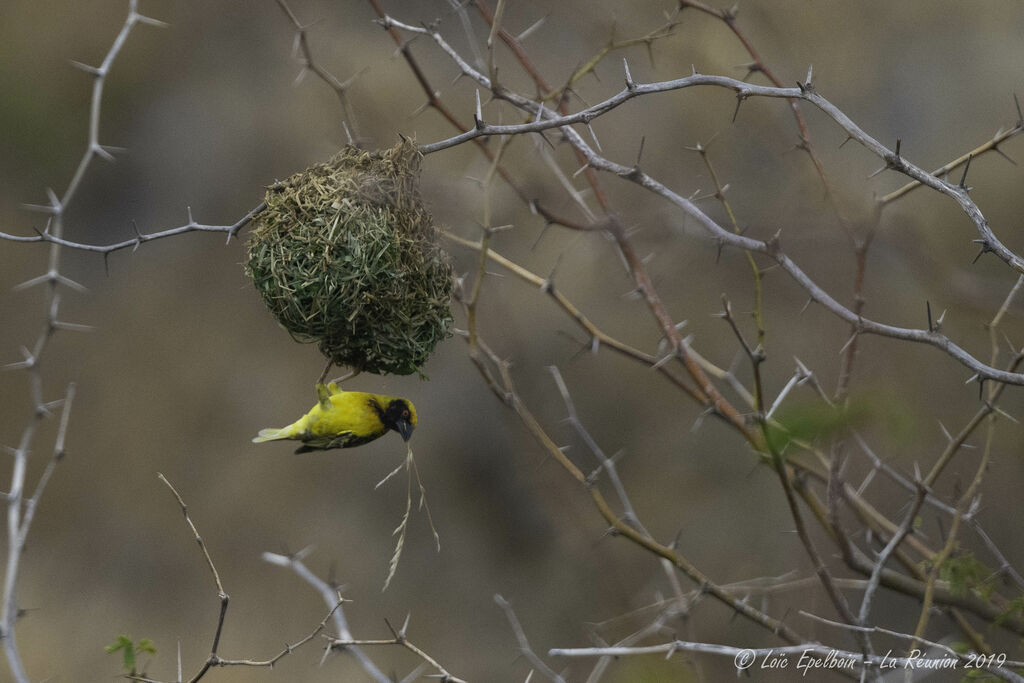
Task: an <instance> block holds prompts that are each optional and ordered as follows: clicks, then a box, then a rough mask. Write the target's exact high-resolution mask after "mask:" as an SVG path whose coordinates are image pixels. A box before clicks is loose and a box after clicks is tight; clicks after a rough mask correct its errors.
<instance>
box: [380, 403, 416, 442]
mask: <svg viewBox="0 0 1024 683" xmlns="http://www.w3.org/2000/svg"><path fill="white" fill-rule="evenodd" d="M411 420H412V411H410V410H409V405H408V404H407V403H406V402H405V401H403V400H402V399H395V400H394V401H392V402H391V403H389V404H388V407H387V408H385V409H384V416H383V422H384V425H385V426H386V427H387V428H388V429H393V430H395V431H396V432H398V433H399V434H400V435H401V436H402V440H403V441H408V440H409V438H410V437H411V436H412V430H413V429H415V428H416V426H415V425H414V424H413V423H412V421H411Z"/></svg>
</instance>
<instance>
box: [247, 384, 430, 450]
mask: <svg viewBox="0 0 1024 683" xmlns="http://www.w3.org/2000/svg"><path fill="white" fill-rule="evenodd" d="M316 394H317V397H318V398H319V401H318V402H317V404H316V405H315V406H313V409H312V410H310V411H309V412H308V413H306V414H305V415H303V416H302V417H300V418H299V419H298V420H296V421H295V422H293V423H292V424H290V425H288V426H287V427H282V428H281V429H261V430H260V433H259V435H258V436H256V437H255V438H254V439H253V440H252V441H253V443H261V442H263V441H275V440H277V439H294V440H295V441H301V442H302V445H301V446H299V448H298V450H296V451H295V452H296V453H309V452H310V451H326V450H330V449H332V448H352V447H354V446H362V445H363V444H364V443H369V442H371V441H373V440H374V439H376V438H379V437H381V436H384V434H385V433H386V432H387V431H388V430H389V429H393V430H395V431H396V432H398V433H399V434H400V435H401V436H402V439H403V440H405V441H408V440H409V437H411V436H412V430H413V429H415V428H416V409H415V408H414V407H413V405H412V402H410V401H407V400H406V399H404V398H396V397H394V396H382V395H380V394H367V393H364V392H362V391H342V390H341V389H339V388H338V385H337V384H336V383H334V382H331V383H330V384H328V385H327V386H324V385H323V384H317V385H316Z"/></svg>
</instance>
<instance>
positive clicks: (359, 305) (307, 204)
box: [246, 139, 452, 375]
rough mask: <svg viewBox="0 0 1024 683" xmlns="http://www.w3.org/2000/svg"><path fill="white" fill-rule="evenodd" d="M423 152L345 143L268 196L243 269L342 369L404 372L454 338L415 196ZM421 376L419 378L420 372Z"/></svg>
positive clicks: (446, 291)
mask: <svg viewBox="0 0 1024 683" xmlns="http://www.w3.org/2000/svg"><path fill="white" fill-rule="evenodd" d="M421 159H422V155H421V154H420V153H419V152H418V151H417V149H416V146H415V145H414V144H412V142H410V141H408V140H404V139H403V140H402V141H401V142H400V143H399V144H398V145H396V146H395V147H393V148H391V149H388V150H384V151H382V152H366V151H363V150H360V149H357V148H355V147H346V148H344V149H343V150H342V151H341V152H339V153H338V154H337V155H335V156H334V157H333V158H332V159H330V160H329V161H327V162H325V163H322V164H318V165H316V166H313V167H312V168H308V169H306V170H305V171H302V172H301V173H297V174H295V175H293V176H292V177H290V178H288V179H287V180H285V181H283V182H281V183H278V184H276V185H274V186H272V187H270V188H269V189H268V190H267V197H266V201H267V207H266V209H264V210H263V211H262V212H261V213H260V214H259V215H258V216H257V217H256V218H255V221H254V228H253V230H252V233H251V236H250V239H249V260H248V263H247V264H246V273H247V274H248V275H249V277H251V278H252V281H253V284H254V285H255V286H256V290H257V291H258V292H259V293H260V296H262V297H263V302H264V303H265V304H266V305H267V308H269V309H270V311H271V313H273V314H274V316H275V317H276V318H277V319H278V321H279V322H280V323H281V324H282V325H283V326H284V327H285V329H287V330H288V332H289V333H291V335H292V338H294V339H295V340H296V341H299V342H303V343H316V344H318V345H319V347H320V350H321V351H322V352H323V354H324V355H325V356H327V357H328V358H329V359H330V360H331V361H333V362H334V363H335V364H336V365H340V366H347V367H349V368H352V369H355V370H360V371H366V372H374V373H378V374H386V373H394V374H397V375H408V374H411V373H413V372H417V371H419V368H420V366H422V365H423V364H424V363H425V362H426V360H427V357H428V356H429V355H430V352H431V351H433V349H434V346H435V345H436V344H437V343H438V342H439V341H441V340H442V339H445V338H446V337H449V336H451V331H450V329H451V324H452V314H451V310H450V307H449V305H450V303H451V294H452V277H451V264H450V262H449V260H448V257H447V255H446V254H445V253H444V251H443V250H441V248H440V247H439V246H438V245H437V229H436V228H435V227H434V224H433V221H432V219H431V217H430V214H429V213H428V212H427V210H426V208H425V207H424V206H423V200H422V199H421V197H420V193H419V188H418V185H419V170H420V161H421ZM421 374H422V373H421Z"/></svg>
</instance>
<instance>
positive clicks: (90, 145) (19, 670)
mask: <svg viewBox="0 0 1024 683" xmlns="http://www.w3.org/2000/svg"><path fill="white" fill-rule="evenodd" d="M139 24H146V25H150V26H164V24H163V22H160V21H157V20H156V19H152V18H150V17H147V16H145V15H144V14H140V13H139V11H138V0H129V3H128V15H127V16H126V17H125V20H124V24H122V26H121V30H120V31H119V32H118V34H117V36H116V37H115V38H114V41H113V43H112V44H111V46H110V49H109V50H108V51H107V54H106V56H105V57H104V58H103V61H102V62H101V63H100V65H99V66H98V67H93V66H87V65H84V64H79V63H77V62H76V63H75V65H76V66H78V67H79V68H81V69H82V70H84V71H86V72H87V73H89V74H91V75H92V77H93V81H92V95H91V100H90V105H89V128H88V131H89V132H88V139H87V141H86V149H85V152H84V153H83V154H82V157H81V159H80V160H79V162H78V166H77V168H76V169H75V172H74V174H73V175H72V177H71V180H70V181H69V182H68V184H67V187H66V188H65V189H64V192H63V194H62V195H60V196H58V195H57V193H56V192H54V191H53V190H52V189H49V188H47V195H48V197H49V204H47V205H46V206H42V207H34V208H38V209H40V210H42V211H43V212H45V213H47V214H49V223H48V225H47V233H48V234H49V235H50V236H51V237H52V240H42V241H50V242H51V244H50V249H49V255H48V260H47V270H46V273H44V274H43V275H41V276H39V277H36V278H33V279H31V280H29V281H28V282H25V283H23V284H22V285H21V286H20V288H22V289H24V288H26V287H31V286H34V285H37V284H41V285H44V286H45V287H46V296H45V298H44V304H43V305H44V315H45V318H44V323H43V327H42V331H41V332H40V333H39V336H38V337H37V339H36V342H35V344H34V345H33V347H32V349H31V350H30V349H28V348H23V349H22V354H23V356H24V360H22V361H21V362H18V363H12V364H10V365H9V366H7V367H8V369H23V370H26V371H27V372H28V373H29V378H30V379H29V398H30V400H31V402H32V414H31V416H30V417H29V420H28V422H27V424H26V425H25V428H24V429H23V430H22V434H21V439H20V440H19V442H18V447H17V448H16V449H14V450H13V453H12V455H13V463H12V467H11V480H10V486H9V488H8V490H7V492H6V494H5V497H6V499H7V558H6V563H5V566H4V578H3V594H2V597H0V641H2V643H3V650H4V654H5V655H6V658H7V666H8V668H9V669H10V672H11V675H12V676H13V678H14V680H16V681H18V683H27V681H28V680H29V675H28V672H27V671H26V670H25V665H24V663H23V662H22V660H21V653H20V652H19V650H18V644H17V639H16V637H15V622H16V621H17V619H18V615H19V612H20V608H19V604H18V591H17V588H18V575H19V571H20V568H21V558H22V552H23V551H24V549H25V545H26V543H27V540H28V533H29V530H30V526H31V524H32V520H33V518H34V516H35V512H36V509H37V506H38V504H39V500H40V497H41V496H42V494H43V490H44V489H45V488H46V485H47V484H48V483H49V481H50V477H51V476H52V475H53V471H54V469H55V468H56V466H57V464H58V463H59V462H60V461H61V460H62V459H63V458H64V455H65V449H64V445H65V441H66V439H67V428H68V420H69V418H70V411H71V403H72V399H73V397H74V393H75V387H74V384H70V385H69V386H68V388H67V391H66V393H65V398H64V406H63V411H62V414H61V418H60V425H59V427H58V432H57V437H56V441H55V444H54V449H53V457H52V458H51V460H50V462H49V463H48V464H47V466H46V468H45V469H44V471H43V474H42V475H41V477H40V479H39V480H38V482H37V484H36V488H35V492H34V493H33V494H32V496H31V498H29V499H27V500H26V498H25V491H26V481H25V480H26V474H27V470H28V458H29V453H30V452H31V451H32V448H33V443H34V441H35V436H36V431H37V430H38V428H39V426H40V423H41V421H42V420H43V419H45V418H46V417H48V416H49V415H50V414H51V409H52V408H54V407H56V405H57V404H59V403H60V402H59V401H57V402H52V403H47V402H46V401H45V400H44V398H43V375H42V363H43V357H44V355H45V353H46V350H47V349H48V348H49V345H50V340H51V339H52V338H53V335H54V334H55V333H56V332H57V331H58V330H68V331H84V330H88V329H91V328H89V327H88V326H85V325H77V324H74V323H69V322H65V321H63V320H61V319H60V317H59V311H60V292H59V291H58V288H60V287H66V288H69V289H73V290H76V291H83V290H84V287H82V286H81V285H79V284H78V283H76V282H74V281H73V280H71V279H70V278H68V277H65V276H64V275H63V274H62V273H61V272H60V262H61V246H62V245H61V244H60V243H59V241H57V240H60V239H61V237H62V235H63V231H64V216H65V212H66V211H67V209H68V207H69V205H70V204H71V203H72V201H73V200H74V198H75V196H76V194H77V192H78V189H79V187H80V186H81V183H82V180H83V179H84V178H85V174H86V172H87V171H88V170H89V167H90V166H91V165H92V161H93V160H94V159H95V158H96V157H101V158H103V159H106V160H108V161H109V160H112V159H113V157H112V155H111V153H110V150H109V149H108V148H107V147H105V146H103V145H101V144H100V141H99V128H100V112H101V106H102V103H103V88H104V85H105V84H106V78H107V75H108V74H109V72H110V69H111V66H112V65H113V63H114V60H115V59H116V58H117V56H118V54H119V53H120V52H121V48H122V47H123V46H124V44H125V41H126V40H127V39H128V36H129V34H130V33H131V32H132V30H133V29H134V28H135V27H136V26H137V25H139ZM0 238H9V239H11V238H13V239H18V238H14V236H10V235H6V234H3V233H0ZM29 241H32V240H31V239H30V240H29Z"/></svg>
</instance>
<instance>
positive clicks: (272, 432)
mask: <svg viewBox="0 0 1024 683" xmlns="http://www.w3.org/2000/svg"><path fill="white" fill-rule="evenodd" d="M289 436H290V434H289V431H288V428H287V427H285V428H284V429H273V428H270V429H261V430H260V433H259V434H257V435H256V436H255V437H253V440H252V442H253V443H262V442H264V441H274V440H276V439H287V438H288V437H289Z"/></svg>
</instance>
